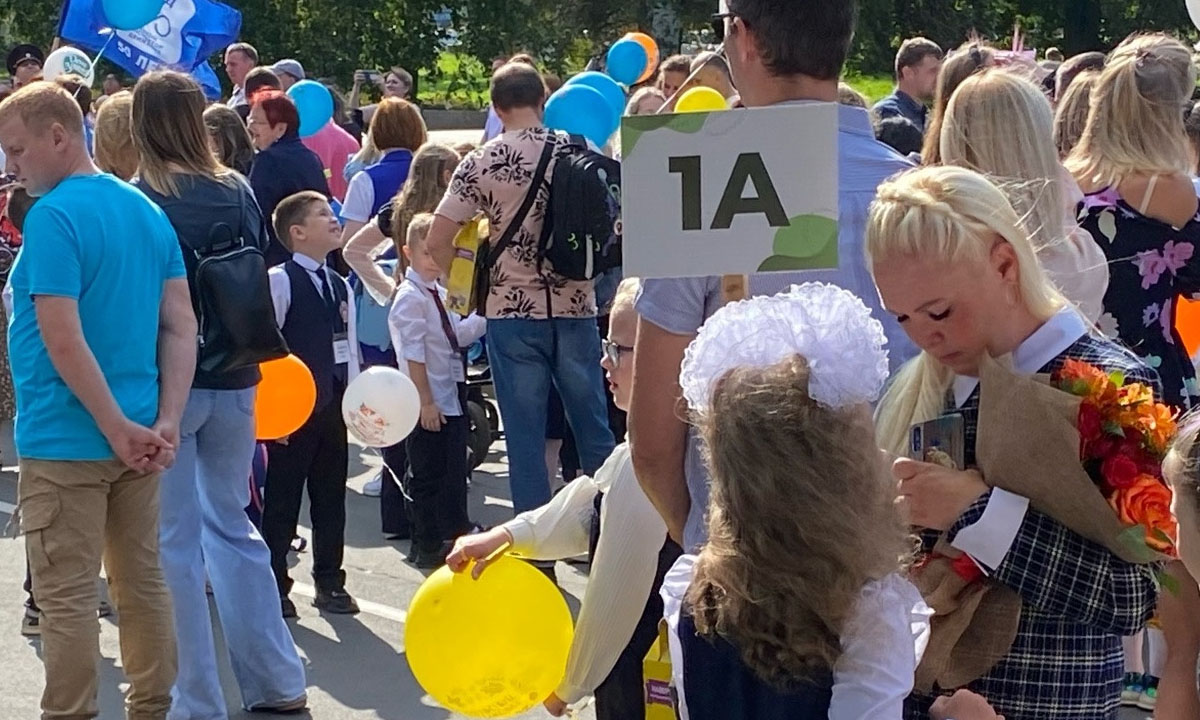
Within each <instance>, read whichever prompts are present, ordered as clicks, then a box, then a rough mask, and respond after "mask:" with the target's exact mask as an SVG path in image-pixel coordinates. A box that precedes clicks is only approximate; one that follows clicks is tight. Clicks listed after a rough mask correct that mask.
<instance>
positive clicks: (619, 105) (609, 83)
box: [566, 70, 625, 123]
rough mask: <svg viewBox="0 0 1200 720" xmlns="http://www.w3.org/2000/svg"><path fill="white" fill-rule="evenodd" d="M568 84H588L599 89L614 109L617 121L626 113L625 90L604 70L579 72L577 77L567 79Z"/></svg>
mask: <svg viewBox="0 0 1200 720" xmlns="http://www.w3.org/2000/svg"><path fill="white" fill-rule="evenodd" d="M566 84H567V85H586V86H588V87H590V88H592V89H594V90H599V91H600V94H601V95H603V96H604V99H605V100H607V101H608V104H609V106H610V107H612V111H613V112H614V113H616V115H617V122H618V123H619V122H620V118H621V116H622V115H624V114H625V91H624V90H622V89H621V86H620V85H618V84H617V81H616V80H613V79H612V78H610V77H609V76H607V75H605V74H604V73H602V72H596V71H595V70H589V71H587V72H583V73H579V74H578V75H576V76H575V77H573V78H571V79H570V80H568V81H567V83H566Z"/></svg>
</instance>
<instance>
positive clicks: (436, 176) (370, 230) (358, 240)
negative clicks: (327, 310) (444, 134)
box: [342, 143, 459, 302]
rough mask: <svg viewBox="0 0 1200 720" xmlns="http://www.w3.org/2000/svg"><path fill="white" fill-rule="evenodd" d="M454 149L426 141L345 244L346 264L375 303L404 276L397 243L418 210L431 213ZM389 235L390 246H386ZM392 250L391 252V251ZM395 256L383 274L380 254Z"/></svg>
mask: <svg viewBox="0 0 1200 720" xmlns="http://www.w3.org/2000/svg"><path fill="white" fill-rule="evenodd" d="M458 161H459V156H458V153H456V152H455V151H454V150H452V149H450V148H449V147H447V146H445V145H439V144H437V143H426V144H425V145H422V146H421V148H420V149H418V150H417V153H416V155H414V156H413V159H412V166H411V168H410V169H409V174H408V179H407V180H406V181H405V182H404V184H403V185H402V186H401V187H400V191H399V192H397V193H396V195H395V197H394V198H392V200H391V202H389V203H387V204H385V205H384V206H383V207H382V208H380V210H379V213H378V214H377V215H376V217H375V221H374V222H369V223H367V224H365V225H363V226H362V228H361V229H360V230H359V231H358V232H357V233H355V234H354V236H353V237H351V238H350V240H349V241H348V242H347V243H346V247H345V248H344V249H343V251H342V252H343V254H344V256H345V258H346V263H347V264H348V265H349V266H350V269H352V270H353V271H354V272H355V273H357V274H358V277H359V278H360V279H361V280H362V281H363V283H364V284H365V285H366V288H367V290H368V291H369V292H370V293H371V296H372V297H374V298H375V299H376V300H377V301H378V302H386V301H387V300H388V298H390V297H391V296H392V291H393V290H395V288H396V282H397V279H398V278H402V277H404V270H403V268H402V266H403V264H404V263H403V262H402V261H401V260H399V259H398V258H401V257H403V255H402V253H400V249H399V248H400V246H401V245H403V244H404V241H403V238H405V237H407V235H408V223H409V222H411V221H412V219H413V216H415V215H417V214H418V213H427V212H433V211H434V210H436V209H437V204H438V203H439V202H441V200H442V196H443V195H445V194H446V188H448V187H449V186H450V176H451V175H452V174H453V173H454V168H455V167H457V166H458ZM389 238H390V239H391V240H392V243H391V246H390V247H389V246H388V245H387V243H388V240H389ZM388 250H391V252H390V253H389V252H388ZM393 253H394V254H393ZM385 254H386V255H388V256H389V257H395V258H397V261H396V272H395V273H393V274H392V277H388V275H387V274H386V273H384V272H383V271H382V270H381V269H380V267H379V265H377V264H376V261H377V260H378V259H379V258H380V257H381V256H382V255H385Z"/></svg>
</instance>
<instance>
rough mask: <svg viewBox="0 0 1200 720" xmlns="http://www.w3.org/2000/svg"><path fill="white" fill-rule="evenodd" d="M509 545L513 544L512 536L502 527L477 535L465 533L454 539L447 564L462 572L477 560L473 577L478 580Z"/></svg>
mask: <svg viewBox="0 0 1200 720" xmlns="http://www.w3.org/2000/svg"><path fill="white" fill-rule="evenodd" d="M509 545H512V536H511V535H509V534H508V531H507V530H505V529H504V528H502V527H498V528H492V529H491V530H488V531H486V532H481V533H478V534H475V535H463V536H462V537H460V538H459V539H457V540H455V541H454V549H453V550H451V551H450V554H449V555H447V556H446V566H447V567H448V568H450V569H451V570H452V571H454V572H456V573H460V572H462V571H464V570H466V569H467V566H468V565H470V564H471V561H475V565H474V566H473V567H472V568H471V577H472V578H474V579H476V580H478V579H479V575H480V574H481V573H482V572H483V571H484V569H486V568H487V566H488V565H490V564H492V562H493V561H495V559H496V558H497V557H500V555H502V554H503V552H504V550H506V549H507V548H508V546H509Z"/></svg>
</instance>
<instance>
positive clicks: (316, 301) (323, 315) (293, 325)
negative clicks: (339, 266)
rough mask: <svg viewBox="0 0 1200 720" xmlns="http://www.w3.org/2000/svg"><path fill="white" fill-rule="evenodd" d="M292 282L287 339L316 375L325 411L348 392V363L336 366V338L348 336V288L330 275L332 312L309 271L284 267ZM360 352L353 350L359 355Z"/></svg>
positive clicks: (285, 329)
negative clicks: (334, 356)
mask: <svg viewBox="0 0 1200 720" xmlns="http://www.w3.org/2000/svg"><path fill="white" fill-rule="evenodd" d="M283 269H284V271H285V272H287V275H288V280H289V281H290V283H291V287H292V303H291V306H290V307H288V312H287V317H286V318H284V322H283V329H282V332H283V338H284V339H285V340H287V344H288V347H289V348H291V350H292V353H294V354H295V355H296V357H298V358H300V359H301V360H302V361H304V364H305V365H307V366H308V369H309V370H310V371H311V372H312V375H313V381H314V382H315V383H316V384H317V404H316V408H315V409H316V410H320V409H322V408H324V407H325V406H326V405H327V404H329V403H330V402H331V401H336V402H339V403H340V402H341V400H342V392H343V391H345V389H346V372H347V370H348V368H347V366H346V364H345V363H343V364H341V365H335V364H334V362H333V336H334V335H335V334H337V333H345V332H346V321H345V319H343V317H342V308H343V307H348V305H347V304H346V302H347V300H346V284H345V283H344V282H342V276H341V275H338V274H337V273H336V272H333V271H329V273H328V275H327V277H328V278H329V279H331V280H332V282H330V286H331V289H332V291H333V299H334V304H335V305H336V307H334V308H330V307H329V306H327V305H326V304H325V299H324V298H322V297H321V295H320V293H318V292H317V286H316V285H314V284H313V280H312V278H311V277H310V276H309V274H308V271H307V270H305V269H304V268H302V267H300V265H298V264H297V263H296V261H295V260H288V261H287V262H285V263H284V264H283ZM357 350H358V348H351V352H356V351H357Z"/></svg>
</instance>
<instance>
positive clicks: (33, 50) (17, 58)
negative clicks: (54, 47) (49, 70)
mask: <svg viewBox="0 0 1200 720" xmlns="http://www.w3.org/2000/svg"><path fill="white" fill-rule="evenodd" d="M29 60H33V61H34V62H36V63H37V64H38V65H39V66H41V64H42V63H43V62H45V60H46V56H45V55H44V54H43V53H42V50H41V48H39V47H38V46H37V45H30V44H29V43H25V44H23V45H18V46H16V47H15V48H13V49H12V50H11V51H9V53H8V74H9V75H15V74H16V72H17V66H18V65H21V64H22V63H25V62H27V61H29Z"/></svg>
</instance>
